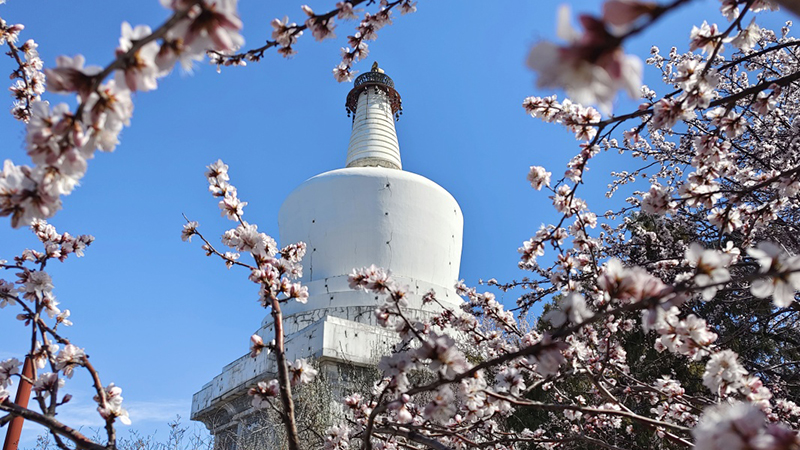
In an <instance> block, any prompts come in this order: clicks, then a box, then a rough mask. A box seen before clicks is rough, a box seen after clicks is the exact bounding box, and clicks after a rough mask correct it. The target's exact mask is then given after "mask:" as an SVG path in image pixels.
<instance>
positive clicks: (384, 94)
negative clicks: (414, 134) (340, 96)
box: [346, 61, 403, 169]
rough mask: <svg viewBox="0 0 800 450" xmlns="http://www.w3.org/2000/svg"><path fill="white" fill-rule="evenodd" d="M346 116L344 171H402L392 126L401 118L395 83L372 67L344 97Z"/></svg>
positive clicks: (399, 100)
mask: <svg viewBox="0 0 800 450" xmlns="http://www.w3.org/2000/svg"><path fill="white" fill-rule="evenodd" d="M346 106H347V113H348V115H350V114H353V131H352V133H351V134H350V145H349V146H348V148H347V161H346V166H347V167H389V168H393V169H402V167H403V165H402V163H401V161H400V144H399V143H398V142H397V132H396V130H395V128H394V122H395V120H396V119H397V118H399V117H400V114H402V109H403V107H402V100H401V99H400V94H398V93H397V91H396V90H395V89H394V81H392V79H391V78H389V76H388V75H386V74H385V73H384V72H383V70H382V69H381V68H380V67H378V62H377V61H376V62H374V63H373V64H372V70H370V71H369V72H366V73H363V74H361V75H359V76H358V78H356V81H355V83H354V84H353V89H352V90H351V91H350V93H349V94H347V103H346Z"/></svg>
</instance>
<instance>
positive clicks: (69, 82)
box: [44, 55, 103, 98]
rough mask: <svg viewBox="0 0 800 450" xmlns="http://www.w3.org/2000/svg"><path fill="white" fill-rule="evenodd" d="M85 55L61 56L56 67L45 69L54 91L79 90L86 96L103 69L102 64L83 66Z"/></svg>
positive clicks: (79, 92) (49, 85)
mask: <svg viewBox="0 0 800 450" xmlns="http://www.w3.org/2000/svg"><path fill="white" fill-rule="evenodd" d="M84 62H85V59H84V57H83V55H75V57H74V58H70V57H68V56H59V57H58V58H56V68H55V69H45V71H44V72H45V74H46V75H47V84H48V87H49V89H50V90H51V91H52V92H63V93H65V92H77V93H78V95H80V96H81V97H84V98H85V97H86V96H87V95H89V92H90V90H91V87H92V83H93V82H94V76H95V75H97V74H99V73H100V72H102V71H103V68H102V67H100V66H89V67H83V64H84Z"/></svg>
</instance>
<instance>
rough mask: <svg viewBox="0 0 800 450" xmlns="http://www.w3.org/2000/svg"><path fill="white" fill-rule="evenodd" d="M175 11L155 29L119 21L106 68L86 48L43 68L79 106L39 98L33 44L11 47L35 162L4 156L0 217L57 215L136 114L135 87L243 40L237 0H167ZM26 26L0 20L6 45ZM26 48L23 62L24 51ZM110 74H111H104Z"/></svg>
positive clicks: (55, 87)
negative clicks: (89, 60)
mask: <svg viewBox="0 0 800 450" xmlns="http://www.w3.org/2000/svg"><path fill="white" fill-rule="evenodd" d="M162 4H163V5H164V6H165V7H166V8H169V9H171V10H172V11H173V16H172V18H171V19H170V20H168V21H167V22H166V23H165V24H164V25H162V26H161V27H160V28H159V29H157V30H155V31H153V30H151V29H150V27H148V26H146V25H139V26H136V27H132V26H131V25H130V24H128V23H127V22H125V23H123V24H122V33H121V36H120V39H119V46H118V47H117V49H116V59H115V60H114V61H113V62H112V63H111V64H109V65H108V66H107V67H105V68H101V67H98V66H86V67H85V66H84V63H85V59H84V57H83V56H82V55H76V56H74V57H67V56H61V57H59V58H58V59H57V61H56V67H55V68H47V69H44V73H45V74H46V75H47V80H48V89H49V91H50V92H53V93H64V94H74V95H75V96H76V100H77V103H78V105H79V106H78V107H77V108H76V109H75V110H74V111H73V110H72V109H71V107H70V106H69V105H67V104H66V103H60V104H58V105H55V106H52V105H51V104H50V103H49V102H48V101H43V100H41V99H40V95H41V94H42V93H43V92H44V76H43V75H41V73H40V72H38V71H39V70H40V69H41V66H42V62H41V60H40V59H39V58H38V54H37V52H36V44H35V43H34V42H33V41H28V42H26V43H25V44H24V45H22V46H21V47H19V48H16V47H14V46H12V54H13V55H15V56H16V57H17V59H18V61H19V64H20V68H19V69H18V70H17V71H16V72H15V74H14V75H13V77H15V78H18V79H19V80H18V81H17V84H16V85H15V86H14V87H12V92H13V93H14V95H15V97H16V99H17V102H16V104H15V107H14V110H13V111H12V112H13V113H14V115H15V116H17V117H19V118H21V119H23V120H25V121H26V122H27V130H26V141H27V149H28V155H29V156H30V158H31V160H32V161H33V164H34V165H33V166H26V165H15V164H14V163H12V162H11V161H10V160H6V161H5V162H4V165H3V169H2V172H0V216H11V223H12V226H14V227H18V226H22V225H28V224H30V223H31V221H32V220H34V219H37V218H40V219H42V218H49V217H52V216H53V215H54V214H55V213H56V211H58V210H59V209H60V208H61V197H62V196H64V195H68V194H70V193H71V192H72V191H73V189H74V188H75V187H76V186H77V184H78V182H79V181H80V179H81V178H82V177H83V176H84V174H85V173H86V169H87V161H88V160H89V159H92V158H93V157H94V153H95V151H96V150H100V151H105V152H110V151H113V150H114V149H115V148H116V146H117V144H118V143H119V135H120V132H121V131H122V128H123V127H124V126H127V125H130V119H131V116H132V113H133V103H132V102H131V93H132V92H136V91H151V90H153V89H156V87H157V86H158V82H157V80H158V79H159V78H161V77H164V76H166V75H167V74H168V73H169V72H170V71H171V70H172V67H173V66H174V65H175V63H176V62H178V61H180V62H181V64H183V65H184V67H190V66H191V62H192V61H193V60H198V59H201V58H202V57H203V55H204V54H205V52H206V50H209V49H211V50H218V51H233V50H236V49H237V48H239V47H240V46H241V45H242V44H243V42H244V41H243V39H242V37H241V35H240V34H239V31H240V29H241V27H242V24H241V21H240V20H239V18H238V16H237V13H236V1H235V0H202V1H201V0H197V1H186V0H162ZM21 29H22V28H21V26H11V27H6V26H5V24H1V25H0V30H2V33H3V36H5V38H4V39H5V40H7V41H8V42H9V44H10V45H11V44H13V42H14V41H15V40H16V38H17V34H18V33H19V31H20V30H21ZM20 53H23V54H24V58H25V61H22V58H21V57H20V56H19V54H20ZM112 73H113V75H114V78H113V79H111V80H108V81H105V82H104V80H105V78H106V77H108V76H109V75H111V74H112Z"/></svg>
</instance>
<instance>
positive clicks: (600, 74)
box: [528, 7, 642, 112]
mask: <svg viewBox="0 0 800 450" xmlns="http://www.w3.org/2000/svg"><path fill="white" fill-rule="evenodd" d="M569 16H570V12H569V9H568V8H566V7H562V8H561V9H560V10H559V15H558V36H559V37H560V38H561V39H563V40H565V41H566V42H567V45H565V46H559V45H556V44H553V43H551V42H540V43H538V44H536V45H535V46H534V47H533V48H532V49H531V51H530V53H529V54H528V67H530V68H531V69H533V70H534V71H536V72H537V73H538V74H539V77H538V80H537V85H538V86H539V87H560V88H564V89H565V90H566V91H567V95H569V96H570V98H572V99H573V100H574V101H576V102H577V103H581V104H590V103H597V104H598V105H599V106H600V109H601V110H603V111H605V112H608V111H610V108H611V101H612V100H613V98H614V96H615V95H616V92H617V91H618V90H620V89H624V90H626V91H627V92H628V94H629V95H631V96H632V97H633V96H635V95H637V93H638V91H639V87H640V85H641V79H642V64H641V61H640V60H639V59H638V58H636V57H634V56H628V55H625V54H624V52H623V51H622V49H621V48H620V47H619V41H618V40H617V39H616V38H615V37H614V36H613V35H612V34H611V33H610V32H609V31H608V30H607V29H606V27H605V24H604V23H603V22H602V21H600V20H598V19H595V18H593V17H590V16H586V15H583V16H580V17H579V19H580V21H581V24H582V25H583V27H584V28H585V32H584V34H583V35H580V34H579V33H578V32H577V31H576V30H574V29H573V28H572V27H571V25H570V24H569V20H570V17H569Z"/></svg>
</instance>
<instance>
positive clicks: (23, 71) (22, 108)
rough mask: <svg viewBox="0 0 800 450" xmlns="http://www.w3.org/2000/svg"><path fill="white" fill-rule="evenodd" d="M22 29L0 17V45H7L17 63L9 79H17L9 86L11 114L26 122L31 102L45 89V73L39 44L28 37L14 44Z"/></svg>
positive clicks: (39, 96) (38, 98)
mask: <svg viewBox="0 0 800 450" xmlns="http://www.w3.org/2000/svg"><path fill="white" fill-rule="evenodd" d="M22 29H23V27H22V25H11V26H6V23H5V22H4V21H2V19H0V32H2V36H1V37H0V45H2V44H6V45H8V48H9V49H10V52H9V55H10V56H11V57H13V58H14V59H15V60H16V62H17V64H18V67H17V69H16V70H14V72H12V73H11V79H16V80H17V81H15V82H14V84H13V85H12V86H11V87H10V88H9V90H10V91H11V95H12V96H13V97H14V106H13V107H12V108H11V115H12V116H14V118H16V119H17V120H21V121H23V122H26V123H27V122H28V121H29V120H30V117H31V104H32V103H33V102H34V101H37V100H40V99H41V95H42V94H43V93H44V91H45V75H44V73H43V72H42V67H44V62H43V61H42V59H41V58H39V52H38V51H37V50H36V49H37V48H38V47H39V45H38V44H36V42H34V40H33V39H28V40H27V41H25V42H24V43H23V44H22V45H20V46H17V45H16V41H17V37H18V34H19V32H20V31H22Z"/></svg>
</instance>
